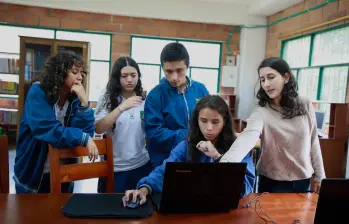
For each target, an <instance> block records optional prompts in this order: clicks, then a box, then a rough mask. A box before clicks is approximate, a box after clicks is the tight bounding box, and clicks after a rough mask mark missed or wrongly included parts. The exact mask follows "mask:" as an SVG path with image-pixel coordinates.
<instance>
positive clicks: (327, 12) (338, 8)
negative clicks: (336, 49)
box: [266, 0, 349, 103]
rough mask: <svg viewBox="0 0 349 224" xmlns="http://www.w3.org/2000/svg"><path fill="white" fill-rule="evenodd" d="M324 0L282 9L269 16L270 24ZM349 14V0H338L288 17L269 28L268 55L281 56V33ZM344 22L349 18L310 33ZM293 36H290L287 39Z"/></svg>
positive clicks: (309, 0)
mask: <svg viewBox="0 0 349 224" xmlns="http://www.w3.org/2000/svg"><path fill="white" fill-rule="evenodd" d="M323 2H324V0H305V1H304V2H302V3H299V4H297V5H295V6H293V7H290V8H288V9H286V10H284V11H281V12H279V13H277V14H274V15H272V16H269V17H268V24H269V23H271V22H273V21H276V20H278V19H281V18H284V17H286V16H289V15H291V14H294V13H296V12H300V11H303V10H305V9H307V8H311V7H313V6H315V5H318V4H321V3H323ZM346 15H349V0H338V1H335V2H333V3H330V4H328V5H326V6H324V7H323V8H319V9H317V10H314V11H310V12H309V13H305V14H303V15H300V16H298V17H295V18H292V19H288V20H286V21H283V22H281V23H278V24H276V25H274V26H271V27H269V28H268V32H267V47H266V57H271V56H276V57H279V56H280V52H281V40H282V39H281V38H280V36H281V35H285V34H290V33H292V32H294V31H298V30H301V29H303V28H307V27H311V26H314V25H318V24H321V23H323V22H327V21H330V20H333V19H337V18H340V17H344V16H346ZM344 23H349V19H347V20H344V21H340V22H337V23H334V24H330V25H326V26H323V27H320V28H317V29H313V30H310V31H308V33H311V32H314V31H318V30H322V29H326V28H329V27H333V26H338V25H341V24H344ZM302 34H306V33H301V34H298V35H302ZM290 37H293V36H289V37H287V38H286V39H288V38H290ZM347 93H348V95H347V102H348V103H349V85H348V91H347Z"/></svg>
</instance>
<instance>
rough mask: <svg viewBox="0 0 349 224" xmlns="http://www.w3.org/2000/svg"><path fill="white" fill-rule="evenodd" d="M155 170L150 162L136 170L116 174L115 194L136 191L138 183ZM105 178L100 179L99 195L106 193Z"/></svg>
mask: <svg viewBox="0 0 349 224" xmlns="http://www.w3.org/2000/svg"><path fill="white" fill-rule="evenodd" d="M152 170H153V166H152V164H151V162H150V161H149V162H148V163H146V164H145V165H143V166H141V167H138V168H137V169H134V170H129V171H122V172H114V193H125V191H126V190H131V189H136V187H137V184H138V182H139V181H140V180H141V179H142V178H143V177H146V176H148V175H149V174H150V173H151V171H152ZM105 179H106V178H105V177H101V178H99V179H98V193H105V192H106V190H105V189H106V181H105Z"/></svg>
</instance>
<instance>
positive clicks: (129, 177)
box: [95, 57, 152, 193]
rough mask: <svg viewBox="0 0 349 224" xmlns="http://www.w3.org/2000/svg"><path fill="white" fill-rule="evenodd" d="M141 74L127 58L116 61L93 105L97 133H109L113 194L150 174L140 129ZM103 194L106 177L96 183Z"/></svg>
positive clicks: (142, 103) (141, 102)
mask: <svg viewBox="0 0 349 224" xmlns="http://www.w3.org/2000/svg"><path fill="white" fill-rule="evenodd" d="M142 93H143V89H142V82H141V72H140V70H139V67H138V64H137V63H136V62H135V61H134V60H133V59H132V58H130V57H121V58H119V59H118V60H117V61H116V62H115V64H114V66H113V69H112V72H111V74H110V78H109V82H108V84H107V88H106V92H105V93H104V94H102V95H101V97H100V99H99V100H98V103H97V106H96V114H95V118H96V133H99V134H101V133H104V132H106V131H108V132H111V133H112V137H113V149H114V182H115V184H114V187H115V189H114V190H115V192H118V193H121V192H125V190H126V189H130V188H135V187H136V185H137V183H138V181H139V180H140V179H141V178H142V177H144V176H147V175H148V174H149V173H150V172H151V171H152V165H151V163H150V159H149V155H148V152H147V150H146V143H145V133H144V128H143V111H144V101H143V100H142ZM98 192H100V193H103V192H105V178H100V179H99V182H98Z"/></svg>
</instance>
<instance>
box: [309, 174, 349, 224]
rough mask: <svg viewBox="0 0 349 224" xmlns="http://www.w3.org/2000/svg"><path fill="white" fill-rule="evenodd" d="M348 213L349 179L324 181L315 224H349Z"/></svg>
mask: <svg viewBox="0 0 349 224" xmlns="http://www.w3.org/2000/svg"><path fill="white" fill-rule="evenodd" d="M348 211H349V179H334V178H327V179H323V180H322V183H321V189H320V195H319V200H318V203H317V208H316V213H315V220H314V223H315V224H322V223H324V224H325V223H326V224H328V223H331V224H332V223H347V222H348V221H344V220H347V219H348V214H347V212H348ZM343 221H344V222H343Z"/></svg>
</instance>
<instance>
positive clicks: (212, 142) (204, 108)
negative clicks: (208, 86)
mask: <svg viewBox="0 0 349 224" xmlns="http://www.w3.org/2000/svg"><path fill="white" fill-rule="evenodd" d="M233 130H234V129H233V119H232V116H231V114H230V111H229V108H228V105H227V103H226V102H225V101H224V100H223V99H222V98H221V97H220V96H214V95H207V96H205V97H204V98H202V99H201V100H200V101H199V103H198V104H197V105H196V108H195V109H194V111H193V117H192V120H191V125H190V132H189V136H188V140H184V141H182V142H180V143H179V144H178V145H177V146H176V147H175V148H174V149H173V150H172V151H171V154H170V157H169V158H167V159H166V160H165V161H164V162H163V164H162V165H161V166H158V167H157V168H155V170H154V171H153V172H151V173H150V174H149V176H147V177H144V178H143V179H141V180H140V181H139V182H138V185H137V188H136V189H137V190H128V191H126V194H125V196H124V197H123V204H124V206H126V202H128V201H129V199H130V198H133V199H136V198H137V197H138V198H139V199H140V203H141V204H144V203H145V201H146V196H147V195H148V194H151V193H152V192H156V193H159V192H162V183H163V179H164V172H165V166H166V163H167V162H186V161H188V162H212V163H213V162H217V161H219V159H220V158H221V156H222V155H223V154H224V153H225V152H226V151H228V149H229V147H230V146H231V144H232V143H233V142H234V140H235V138H236V137H235V133H234V131H233ZM242 162H243V163H247V169H246V175H245V181H244V185H245V187H244V190H243V192H242V193H241V197H244V196H246V195H247V194H249V193H250V192H252V190H253V186H254V181H255V169H254V164H253V160H252V155H251V153H250V152H248V153H247V155H245V157H244V159H243V160H242ZM227 178H229V175H227ZM131 195H132V196H131ZM130 196H131V197H130Z"/></svg>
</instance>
